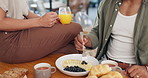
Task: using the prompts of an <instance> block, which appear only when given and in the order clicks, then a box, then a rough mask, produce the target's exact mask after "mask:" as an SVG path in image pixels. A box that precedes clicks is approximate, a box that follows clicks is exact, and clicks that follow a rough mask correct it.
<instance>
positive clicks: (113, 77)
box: [100, 71, 123, 78]
mask: <svg viewBox="0 0 148 78" xmlns="http://www.w3.org/2000/svg"><path fill="white" fill-rule="evenodd" d="M100 78H123V77H122V75H121V74H120V73H119V72H116V71H111V72H109V73H107V74H106V75H103V76H102V77H100Z"/></svg>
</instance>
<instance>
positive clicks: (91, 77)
mask: <svg viewBox="0 0 148 78" xmlns="http://www.w3.org/2000/svg"><path fill="white" fill-rule="evenodd" d="M86 78H98V77H97V76H88V77H86Z"/></svg>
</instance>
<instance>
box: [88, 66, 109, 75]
mask: <svg viewBox="0 0 148 78" xmlns="http://www.w3.org/2000/svg"><path fill="white" fill-rule="evenodd" d="M110 71H111V68H110V67H109V66H108V65H105V64H99V65H97V66H93V67H92V69H91V70H90V73H89V75H88V76H97V77H101V76H102V75H105V74H106V73H108V72H110Z"/></svg>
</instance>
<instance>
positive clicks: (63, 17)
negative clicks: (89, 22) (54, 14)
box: [59, 7, 72, 24]
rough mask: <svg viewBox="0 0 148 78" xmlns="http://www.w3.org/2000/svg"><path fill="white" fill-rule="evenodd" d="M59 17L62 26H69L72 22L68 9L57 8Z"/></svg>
mask: <svg viewBox="0 0 148 78" xmlns="http://www.w3.org/2000/svg"><path fill="white" fill-rule="evenodd" d="M59 17H60V22H61V23H62V24H70V22H71V21H72V14H71V10H70V8H69V7H61V8H59Z"/></svg>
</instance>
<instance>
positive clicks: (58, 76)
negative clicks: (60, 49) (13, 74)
mask: <svg viewBox="0 0 148 78" xmlns="http://www.w3.org/2000/svg"><path fill="white" fill-rule="evenodd" d="M63 55H64V54H53V55H49V56H47V57H45V58H42V59H39V60H37V61H33V62H29V63H22V64H6V63H2V62H0V73H3V72H4V71H6V70H9V69H12V68H15V67H18V68H26V69H28V70H29V72H28V74H27V77H28V78H34V69H33V67H34V65H35V64H37V63H49V64H51V65H52V66H55V61H56V59H58V58H59V57H61V56H63ZM51 78H85V77H71V76H67V75H65V74H63V73H61V72H60V71H59V70H58V69H57V71H56V73H54V74H53V75H52V77H51Z"/></svg>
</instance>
